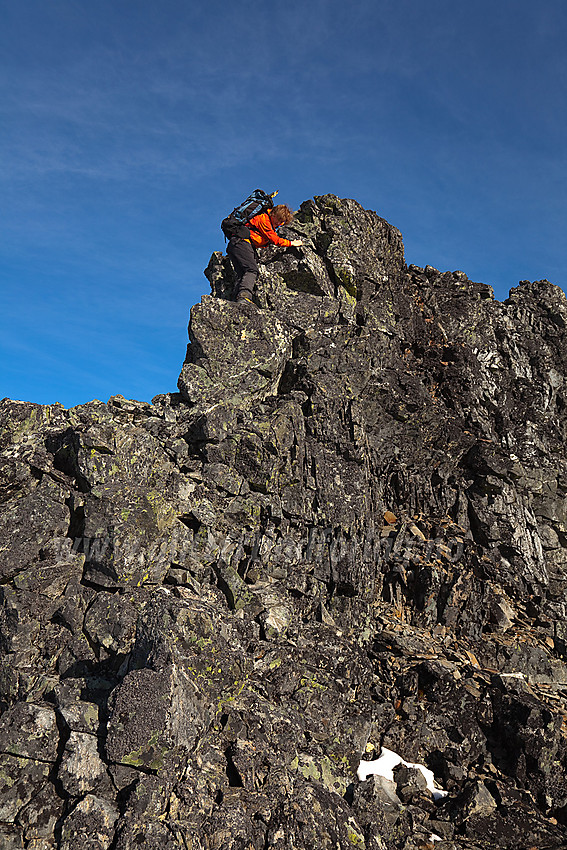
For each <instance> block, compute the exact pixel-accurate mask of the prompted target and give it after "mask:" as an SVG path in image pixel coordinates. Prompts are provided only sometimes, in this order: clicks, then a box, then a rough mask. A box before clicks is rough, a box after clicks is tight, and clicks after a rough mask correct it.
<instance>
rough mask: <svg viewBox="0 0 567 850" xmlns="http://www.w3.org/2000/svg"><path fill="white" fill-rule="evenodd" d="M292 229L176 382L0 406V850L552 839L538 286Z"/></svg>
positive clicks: (548, 514) (553, 517)
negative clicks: (64, 403) (495, 289)
mask: <svg viewBox="0 0 567 850" xmlns="http://www.w3.org/2000/svg"><path fill="white" fill-rule="evenodd" d="M289 231H290V232H293V233H294V234H299V235H300V236H301V238H302V239H303V240H304V247H302V248H296V249H287V250H284V249H277V248H273V249H266V250H265V251H264V252H263V255H262V265H261V280H260V283H259V285H258V292H257V301H258V307H254V306H251V305H236V304H234V303H233V302H232V301H230V292H231V287H232V271H231V269H230V266H229V265H228V263H227V260H226V258H225V257H223V256H222V255H221V254H220V253H219V254H214V255H213V257H212V258H211V262H210V264H209V266H208V268H207V271H206V274H207V277H208V279H209V281H210V283H211V295H210V296H209V295H207V296H203V299H202V301H201V304H199V305H197V306H196V307H194V308H193V310H192V313H191V324H190V329H189V335H190V345H189V347H188V352H187V358H186V361H185V363H184V365H183V368H182V372H181V375H180V379H179V392H178V393H169V394H165V395H160V396H156V398H155V399H154V400H153V403H152V404H146V403H140V402H135V401H127V400H126V399H124V398H122V397H121V396H115V397H113V398H111V399H110V401H109V402H108V404H102V403H101V402H98V401H94V402H91V403H89V404H86V405H82V406H80V407H76V408H72V409H71V410H64V409H63V408H62V407H61V406H59V405H52V406H40V405H36V404H31V403H23V402H15V401H9V400H4V401H3V402H2V403H1V407H0V409H1V420H0V422H1V431H0V452H1V458H0V466H1V470H2V474H1V477H0V502H1V505H2V512H1V516H0V575H1V582H0V646H1V648H2V658H1V661H0V707H1V709H2V713H1V715H0V761H1V762H2V785H1V787H2V794H1V798H0V846H1V847H3V848H4V847H5V848H10V850H11V848H33V850H55V848H65V850H67V848H68V850H71V848H73V850H86V848H89V850H91V849H92V850H95V848H96V849H97V850H98V848H105V849H106V850H135V848H138V847H140V846H142V847H145V848H149V849H150V850H151V848H155V850H157V848H159V850H170V848H171V850H173V848H192V849H193V850H205V848H206V850H229V848H230V850H237V848H239V850H240V848H247V850H248V848H250V850H252V848H254V849H255V850H263V848H266V847H273V848H282V850H283V848H289V847H296V848H303V847H304V848H321V850H323V848H341V850H344V848H352V847H358V848H367V850H412V848H426V847H433V846H435V847H437V848H440V850H455V848H465V847H467V848H479V850H480V848H482V850H484V848H494V847H502V848H514V849H515V848H526V850H527V848H531V847H537V848H550V849H551V848H557V850H559V848H562V847H565V846H567V747H566V732H567V726H566V723H565V718H566V717H567V662H566V659H565V655H566V651H567V650H566V644H567V626H566V623H567V603H566V600H565V586H566V581H567V507H566V505H567V503H566V495H567V463H566V459H565V451H564V446H565V436H566V434H565V432H566V426H567V411H566V385H565V381H566V377H567V355H566V353H565V351H566V349H565V341H566V339H565V338H566V323H567V301H566V299H565V295H564V294H563V292H562V291H561V290H560V289H559V288H558V287H556V286H553V285H552V284H550V283H549V282H547V281H538V282H535V283H529V282H526V281H524V282H522V283H521V284H520V285H519V286H518V287H517V288H515V289H512V290H511V292H510V297H509V298H508V299H507V300H506V301H505V302H503V303H500V302H497V301H495V300H494V297H493V293H492V290H491V288H490V287H489V286H487V285H484V284H481V283H474V282H472V281H469V280H468V278H467V277H466V275H465V274H464V273H463V272H460V271H458V272H452V273H450V272H447V273H441V272H439V271H437V270H436V269H434V268H432V267H429V266H428V267H426V268H425V269H421V268H417V267H415V266H409V267H407V266H406V265H405V262H404V256H403V245H402V240H401V236H400V233H399V232H398V231H397V230H396V229H395V228H393V227H391V226H390V225H389V224H388V223H387V222H385V221H384V220H383V219H380V218H379V217H378V216H376V215H375V214H374V213H372V212H368V211H365V210H363V209H362V208H361V207H360V206H359V205H358V204H356V203H355V202H354V201H348V200H340V199H338V198H335V197H334V196H331V195H329V196H323V197H319V198H315V199H314V200H313V201H308V202H306V203H305V204H303V206H302V208H301V211H300V214H299V215H298V217H297V219H296V221H295V222H294V223H293V224H292V225H291V227H290V228H289ZM381 747H385V748H387V749H388V750H392V751H394V752H395V753H399V754H400V756H401V757H402V758H403V759H404V760H406V761H407V762H408V763H410V766H409V767H408V766H406V765H403V764H402V765H400V766H398V767H397V768H396V769H395V770H394V773H393V781H391V780H390V779H388V778H385V777H383V776H377V775H369V776H368V777H367V778H362V779H359V778H358V777H357V769H358V767H359V764H360V762H361V759H365V760H366V761H373V760H374V759H376V758H377V757H378V756H379V754H380V749H381ZM414 763H417V764H422V765H425V766H426V767H427V768H429V769H430V770H433V772H434V774H435V777H436V779H437V782H438V783H439V784H440V785H441V786H442V787H443V789H445V791H447V792H448V793H447V795H446V796H443V797H441V796H440V795H435V796H434V795H433V794H432V792H431V790H430V788H428V787H427V785H426V784H425V780H424V779H423V775H422V773H421V772H420V771H419V770H417V769H415V768H413V767H411V764H414ZM436 796H437V797H438V799H435V797H436Z"/></svg>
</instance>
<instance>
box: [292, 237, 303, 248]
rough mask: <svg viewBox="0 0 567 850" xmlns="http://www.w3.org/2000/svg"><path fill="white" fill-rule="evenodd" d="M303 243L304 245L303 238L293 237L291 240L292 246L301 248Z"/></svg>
mask: <svg viewBox="0 0 567 850" xmlns="http://www.w3.org/2000/svg"><path fill="white" fill-rule="evenodd" d="M301 245H303V242H302V240H301V239H292V240H291V247H292V248H299V247H300V246H301Z"/></svg>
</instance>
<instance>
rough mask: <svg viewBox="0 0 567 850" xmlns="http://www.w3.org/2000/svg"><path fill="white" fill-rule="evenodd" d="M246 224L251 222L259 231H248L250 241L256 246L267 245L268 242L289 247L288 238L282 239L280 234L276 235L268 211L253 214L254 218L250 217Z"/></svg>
mask: <svg viewBox="0 0 567 850" xmlns="http://www.w3.org/2000/svg"><path fill="white" fill-rule="evenodd" d="M248 224H251V225H252V226H253V227H255V228H257V230H259V231H260V232H259V233H258V232H257V231H256V230H251V231H250V242H251V243H252V245H255V246H256V247H257V248H263V247H264V246H265V245H269V244H270V242H272V243H273V244H274V245H280V246H281V247H283V248H289V246H290V245H291V241H290V240H289V239H283V238H282V237H281V236H278V234H277V233H276V231H275V230H274V228H273V225H272V221H271V219H270V216H269V215H268V213H261V214H260V215H255V216H254V218H251V219H250V221H249V222H248Z"/></svg>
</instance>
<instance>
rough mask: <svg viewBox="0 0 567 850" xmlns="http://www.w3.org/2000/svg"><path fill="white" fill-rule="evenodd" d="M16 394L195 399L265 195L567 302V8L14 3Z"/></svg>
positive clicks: (2, 380)
mask: <svg viewBox="0 0 567 850" xmlns="http://www.w3.org/2000/svg"><path fill="white" fill-rule="evenodd" d="M0 20H1V21H2V26H1V29H0V165H1V167H0V197H1V198H2V203H1V204H0V233H1V238H0V293H1V301H0V323H1V327H0V397H2V396H9V397H11V398H19V399H24V400H28V401H37V402H42V403H51V402H55V401H59V402H61V403H62V404H64V405H65V406H66V407H69V406H72V405H74V404H79V403H83V402H86V401H88V400H90V399H93V398H99V399H102V400H103V401H106V400H107V399H108V397H109V396H110V395H113V394H116V393H122V394H123V395H125V396H126V397H128V398H138V399H142V400H150V399H151V398H152V396H153V395H155V394H157V393H160V392H167V391H169V390H175V389H176V382H177V376H178V374H179V371H180V368H181V364H182V361H183V359H184V354H185V345H186V342H187V320H188V315H189V309H190V307H191V305H192V304H194V303H196V302H197V301H198V300H199V299H200V297H201V295H202V294H203V292H207V291H208V283H207V281H206V279H205V278H204V276H203V269H204V268H205V266H206V265H207V263H208V260H209V257H210V255H211V253H212V251H214V250H221V249H223V247H224V240H223V237H222V234H221V232H220V230H219V222H220V220H221V218H222V217H223V216H224V215H225V214H226V213H227V212H229V211H230V210H231V209H232V207H233V206H234V205H235V204H236V203H238V202H240V201H241V200H242V198H243V197H245V196H246V195H247V194H248V192H249V191H250V190H252V189H254V188H256V187H258V186H260V187H262V188H264V189H265V190H267V191H271V190H272V189H273V188H278V189H279V190H280V198H281V200H282V201H284V202H288V203H289V204H290V205H291V206H293V207H298V206H299V204H300V203H301V202H302V201H303V200H305V199H307V198H309V197H312V196H313V195H316V194H324V193H327V192H332V193H334V194H337V195H339V196H341V197H351V198H355V199H356V200H358V201H359V202H360V203H361V204H362V205H363V206H365V207H367V208H370V209H374V210H376V212H377V213H378V214H379V215H381V216H383V217H384V218H386V219H387V220H388V221H390V222H391V223H392V224H394V225H395V226H396V227H398V228H399V229H400V230H401V231H402V234H403V236H404V243H405V250H406V260H407V262H408V263H412V262H413V263H417V264H418V265H426V264H427V263H429V264H431V265H434V266H436V267H437V268H439V269H442V270H446V269H450V270H455V269H462V270H463V271H465V272H466V273H467V274H468V275H469V277H470V278H472V279H473V280H479V281H483V282H485V283H489V284H491V285H493V286H494V287H495V291H496V296H497V297H498V298H500V299H503V298H505V297H507V294H508V290H509V288H510V287H512V286H516V285H517V283H518V281H519V280H520V279H531V280H533V279H540V278H544V277H547V278H548V279H549V280H551V281H552V282H554V283H557V284H558V285H560V286H562V287H563V288H565V286H566V285H567V278H566V269H567V240H566V239H565V229H566V220H567V191H566V190H567V186H566V183H567V180H566V174H567V170H566V165H567V153H566V151H567V143H566V130H567V113H566V104H567V52H566V50H565V42H566V37H567V3H565V0H539V2H538V3H537V4H535V3H533V2H532V0H530V2H527V0H498V2H496V3H495V2H494V0H491V1H490V2H486V1H485V0H474V2H472V3H466V4H465V3H455V2H454V0H451V1H450V2H449V0H361V2H353V3H351V4H346V3H344V2H339V0H310V2H309V3H301V2H298V0H288V2H286V3H269V2H255V3H252V2H248V0H240V2H239V3H237V4H233V3H228V2H226V0H224V1H223V2H220V1H219V0H209V2H208V3H199V4H198V3H195V2H190V0H160V2H156V0H96V2H93V0H0Z"/></svg>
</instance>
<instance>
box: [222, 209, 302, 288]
mask: <svg viewBox="0 0 567 850" xmlns="http://www.w3.org/2000/svg"><path fill="white" fill-rule="evenodd" d="M292 219H293V213H292V211H291V210H290V208H289V207H288V206H287V205H286V204H277V205H276V206H275V207H272V209H270V210H268V211H267V212H265V213H261V214H260V215H255V216H254V218H251V219H250V221H248V222H247V223H246V227H247V228H248V230H249V232H250V238H249V239H245V238H243V237H241V236H232V237H231V238H230V240H229V243H228V245H227V248H226V253H227V254H228V256H229V257H230V260H231V262H232V265H233V266H234V270H235V272H236V286H235V288H234V300H235V301H237V302H238V303H242V302H248V303H249V304H253V303H254V302H253V301H252V294H253V292H254V286H255V284H256V280H257V279H258V262H257V254H256V248H263V247H265V246H266V245H269V244H270V243H272V244H273V245H280V246H281V247H282V248H290V247H292V248H299V246H300V245H303V242H302V241H301V239H283V238H282V237H281V236H278V234H277V233H276V229H277V228H278V227H280V225H282V224H289V222H290V221H291V220H292Z"/></svg>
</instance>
